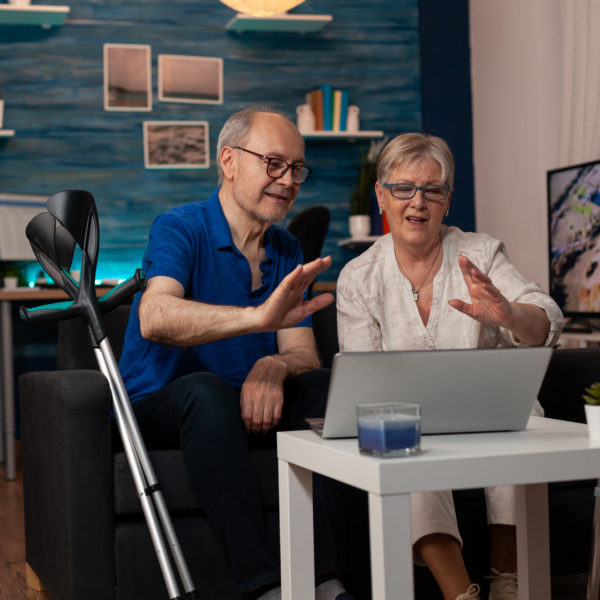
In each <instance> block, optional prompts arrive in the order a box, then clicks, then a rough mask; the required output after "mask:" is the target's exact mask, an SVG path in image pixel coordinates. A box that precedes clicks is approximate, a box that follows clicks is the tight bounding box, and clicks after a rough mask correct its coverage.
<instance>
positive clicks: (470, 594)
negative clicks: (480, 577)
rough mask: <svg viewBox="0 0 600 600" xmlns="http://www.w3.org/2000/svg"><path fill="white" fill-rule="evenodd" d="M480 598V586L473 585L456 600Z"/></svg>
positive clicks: (476, 599)
mask: <svg viewBox="0 0 600 600" xmlns="http://www.w3.org/2000/svg"><path fill="white" fill-rule="evenodd" d="M478 598H479V586H478V585H477V584H476V583H472V584H471V585H470V586H469V589H468V590H467V591H466V592H465V593H464V594H461V595H460V596H456V600H478Z"/></svg>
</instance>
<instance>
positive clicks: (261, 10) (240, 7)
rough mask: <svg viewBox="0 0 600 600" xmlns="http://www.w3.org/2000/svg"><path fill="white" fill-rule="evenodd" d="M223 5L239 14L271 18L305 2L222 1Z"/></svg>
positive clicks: (280, 0)
mask: <svg viewBox="0 0 600 600" xmlns="http://www.w3.org/2000/svg"><path fill="white" fill-rule="evenodd" d="M221 2H222V3H223V4H226V5H227V6H229V8H233V10H236V11H237V12H240V13H244V14H246V15H252V16H253V17H270V16H271V15H275V14H279V13H285V12H286V11H288V10H290V9H291V8H294V7H295V6H298V4H302V2H304V0H221Z"/></svg>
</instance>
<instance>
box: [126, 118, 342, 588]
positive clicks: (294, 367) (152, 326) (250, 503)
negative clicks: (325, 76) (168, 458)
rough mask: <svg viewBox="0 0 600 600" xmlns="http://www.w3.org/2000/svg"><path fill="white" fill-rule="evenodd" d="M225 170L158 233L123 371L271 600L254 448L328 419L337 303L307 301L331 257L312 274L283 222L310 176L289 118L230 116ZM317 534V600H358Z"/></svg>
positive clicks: (222, 146) (239, 579)
mask: <svg viewBox="0 0 600 600" xmlns="http://www.w3.org/2000/svg"><path fill="white" fill-rule="evenodd" d="M217 164H218V171H219V183H220V187H219V188H218V189H217V190H216V191H215V192H214V193H213V194H212V196H210V198H209V199H208V200H206V201H204V202H195V203H192V204H187V205H185V206H181V207H178V208H175V209H172V210H170V211H168V212H166V213H164V214H161V215H159V216H158V217H157V219H156V220H155V222H154V224H153V225H152V229H151V232H150V237H149V243H148V247H147V249H146V253H145V255H144V262H143V267H144V271H145V273H146V277H147V279H148V285H147V288H146V290H145V292H144V293H143V294H142V295H140V294H138V297H136V299H135V301H134V305H133V310H132V311H131V318H130V322H129V325H128V328H127V333H126V337H125V346H124V350H123V354H122V358H121V362H120V368H121V372H122V374H123V378H124V380H125V384H126V386H127V390H128V392H129V395H130V397H131V400H132V402H133V403H134V410H135V413H136V416H137V418H138V421H139V424H140V428H141V430H142V433H143V435H144V437H145V439H146V442H147V444H148V445H149V446H150V447H152V446H156V445H159V446H160V447H163V448H164V447H178V446H181V448H182V451H183V455H184V459H185V463H186V468H187V471H188V474H189V478H190V482H191V485H192V489H193V491H194V494H195V497H196V499H197V500H198V503H199V505H200V506H201V507H202V508H203V510H204V511H205V513H206V515H207V517H208V519H209V521H210V523H211V526H212V528H213V530H214V531H215V533H216V535H217V537H218V539H219V540H220V542H221V543H222V545H223V547H224V550H225V554H226V556H228V558H229V560H230V563H231V568H232V573H233V578H234V581H235V583H236V585H237V586H238V587H239V589H240V591H242V592H243V593H244V594H245V595H246V597H248V598H253V599H255V598H260V599H261V600H267V599H268V600H271V599H278V598H280V595H281V591H280V587H279V585H280V583H279V582H280V573H279V563H278V553H277V551H276V549H275V548H274V547H273V545H272V542H271V540H270V537H269V534H268V531H267V529H266V525H265V522H264V517H263V513H262V505H261V499H260V492H259V488H258V483H257V480H256V476H255V473H254V469H253V465H252V461H251V458H250V453H249V447H250V446H251V445H252V443H253V439H256V438H257V437H259V436H258V435H257V434H267V433H268V432H270V431H273V430H274V429H275V428H280V429H295V428H303V427H304V426H305V425H304V419H305V417H309V416H320V415H322V413H323V411H324V403H325V398H326V390H327V384H328V373H327V372H326V371H325V370H322V369H318V367H319V366H320V363H319V358H318V354H317V350H316V345H315V340H314V336H313V332H312V328H311V319H310V315H311V314H312V313H313V312H314V311H317V310H319V309H321V308H324V307H325V306H327V305H328V304H330V303H331V302H332V301H333V298H332V296H331V295H329V294H324V295H320V296H317V297H315V298H313V299H311V300H307V299H306V288H307V286H308V285H309V283H310V282H311V281H312V280H313V279H314V278H315V277H316V276H317V275H318V274H319V273H321V272H322V271H324V270H325V269H327V268H328V267H329V265H330V264H331V258H329V257H328V258H325V259H321V258H319V259H317V260H315V261H313V262H311V263H309V264H306V265H302V264H301V263H302V254H301V251H300V247H299V244H298V242H297V240H296V239H295V238H293V236H291V235H290V234H288V233H287V232H286V231H284V230H283V229H280V228H278V227H275V226H273V224H274V223H277V222H279V221H281V220H282V219H283V218H284V217H285V216H286V214H287V213H288V211H289V210H290V208H291V207H292V205H293V204H294V201H295V200H296V197H297V195H298V191H299V189H300V185H301V184H302V183H303V182H304V181H306V178H307V177H308V176H309V174H310V169H309V168H308V167H307V165H306V163H305V158H304V141H303V139H302V137H301V136H300V134H299V133H298V131H297V129H296V127H295V126H294V125H293V123H291V122H290V121H289V120H288V119H287V118H286V117H284V116H282V115H280V114H276V113H271V112H258V111H253V110H245V111H242V112H240V113H237V114H235V115H233V116H232V117H231V118H230V119H229V120H228V121H227V122H226V123H225V125H224V126H223V129H222V131H221V133H220V136H219V141H218V146H217ZM140 296H141V297H140ZM321 483H322V482H321ZM320 487H321V484H317V482H315V496H316V500H315V502H316V504H317V505H318V504H319V503H320V500H319V498H318V496H319V488H320ZM323 496H324V495H323ZM315 529H316V534H315V546H316V565H317V574H318V577H317V580H316V583H317V588H316V593H317V599H318V600H326V599H327V600H330V599H331V600H342V599H343V598H349V595H348V594H347V593H346V592H345V590H344V589H343V587H341V583H340V581H339V580H338V579H337V578H336V576H335V574H336V572H337V565H336V563H335V558H334V544H333V539H332V535H331V529H330V527H329V523H328V522H327V520H326V519H324V518H323V519H322V520H321V519H320V521H319V522H316V523H315Z"/></svg>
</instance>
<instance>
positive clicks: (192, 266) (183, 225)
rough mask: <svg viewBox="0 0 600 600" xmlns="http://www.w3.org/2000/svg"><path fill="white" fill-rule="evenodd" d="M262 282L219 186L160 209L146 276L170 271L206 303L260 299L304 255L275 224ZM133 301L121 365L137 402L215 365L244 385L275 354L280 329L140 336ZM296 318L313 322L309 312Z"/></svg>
mask: <svg viewBox="0 0 600 600" xmlns="http://www.w3.org/2000/svg"><path fill="white" fill-rule="evenodd" d="M265 252H266V258H265V260H264V261H263V262H262V263H261V265H260V268H261V270H262V272H263V277H262V285H261V286H260V287H259V288H257V289H255V290H252V274H251V272H250V265H249V264H248V261H247V260H246V257H245V256H244V255H243V254H242V253H241V252H240V251H239V250H238V249H237V248H236V247H235V246H234V244H233V240H232V237H231V230H230V229H229V225H228V223H227V221H226V219H225V215H224V214H223V210H222V208H221V204H220V202H219V197H218V190H217V191H215V192H214V193H213V194H212V196H211V197H210V198H209V199H208V200H207V201H204V202H195V203H192V204H186V205H184V206H180V207H178V208H174V209H172V210H169V211H167V212H165V213H163V214H161V215H159V216H158V217H157V218H156V219H155V221H154V223H153V224H152V228H151V230H150V237H149V242H148V246H147V248H146V252H145V254H144V259H143V269H144V273H145V274H146V278H147V279H151V278H152V277H156V276H159V275H162V276H167V277H172V278H173V279H176V280H177V281H179V282H180V283H181V285H182V286H183V288H184V289H185V297H186V298H189V299H191V300H197V301H200V302H206V303H208V304H221V305H232V306H257V305H259V304H262V303H263V302H264V301H265V300H266V299H267V298H268V297H269V296H270V295H271V293H272V292H273V290H274V289H275V288H276V287H277V285H278V284H279V283H280V282H281V280H282V279H283V278H284V277H285V276H286V275H287V274H288V273H289V272H290V271H292V270H293V269H295V268H296V266H297V265H298V264H299V263H301V262H302V251H301V250H300V244H299V243H298V240H297V239H296V238H295V237H294V236H292V235H291V234H290V233H288V232H287V231H285V230H283V229H281V228H280V227H277V226H275V225H272V226H271V227H269V228H268V229H267V231H266V232H265ZM140 298H141V293H138V294H137V295H136V297H135V299H134V301H133V306H132V310H131V315H130V317H129V323H128V326H127V330H126V333H125V343H124V347H123V353H122V355H121V360H120V362H119V368H120V371H121V374H122V376H123V380H124V382H125V386H126V388H127V391H128V393H129V396H130V398H131V400H132V402H135V401H136V400H139V399H140V398H143V397H144V396H147V395H148V394H151V393H152V392H155V391H157V390H159V389H161V388H163V387H164V386H165V385H167V384H168V383H170V382H171V381H173V380H175V379H178V378H179V377H182V376H183V375H187V374H189V373H194V372H197V371H209V372H211V373H216V374H217V375H220V376H221V377H223V378H225V379H226V380H227V381H228V382H229V383H230V384H231V385H232V386H233V387H234V388H236V389H239V388H241V386H242V383H243V382H244V380H245V379H246V376H247V374H248V372H249V371H250V369H251V368H252V366H253V365H254V363H255V362H256V361H257V360H258V359H259V358H261V357H263V356H266V355H269V354H274V353H275V352H276V351H277V349H276V340H275V333H273V332H266V333H254V334H249V335H243V336H238V337H233V338H228V339H224V340H219V341H217V342H210V343H207V344H200V345H197V346H169V345H166V344H161V343H158V342H151V341H149V340H145V339H144V338H142V336H141V334H140V321H139V317H138V306H139V302H140ZM298 326H304V327H310V326H311V319H310V317H309V318H307V319H305V320H304V321H302V322H301V323H299V325H298Z"/></svg>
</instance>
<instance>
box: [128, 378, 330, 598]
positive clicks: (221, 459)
mask: <svg viewBox="0 0 600 600" xmlns="http://www.w3.org/2000/svg"><path fill="white" fill-rule="evenodd" d="M329 374H330V372H329V370H328V369H316V370H314V371H308V372H306V373H303V374H302V375H300V376H299V377H296V378H293V379H289V380H288V381H286V383H285V389H284V404H283V411H282V417H281V421H280V423H279V425H278V426H277V428H276V429H277V430H279V431H284V430H294V429H306V428H307V425H306V423H305V421H304V419H305V418H306V417H320V416H323V415H324V412H325V403H326V398H327V389H328V385H329ZM133 407H134V411H135V414H136V417H137V420H138V423H139V426H140V430H141V433H142V436H143V438H144V441H145V443H146V445H147V447H148V448H149V449H171V448H181V449H182V452H183V456H184V460H185V465H186V469H187V473H188V475H189V479H190V483H191V486H192V490H193V492H194V496H195V498H196V500H197V501H198V504H199V506H201V508H202V509H203V511H204V512H205V514H206V516H207V518H208V521H209V523H210V524H211V526H212V528H213V530H214V532H215V534H216V535H217V537H218V539H219V541H220V542H221V544H222V546H223V548H224V550H225V552H226V555H227V557H228V558H229V561H230V564H231V569H232V573H233V579H234V581H235V583H236V584H237V586H238V588H239V589H240V590H241V591H242V592H246V591H250V590H252V589H255V588H257V587H259V586H263V585H266V584H269V583H274V582H278V581H280V570H279V552H278V549H277V548H275V547H274V546H273V543H272V541H271V537H270V534H269V531H268V529H267V525H266V522H265V518H264V514H263V509H262V501H261V496H260V490H259V486H258V479H257V476H256V473H255V470H254V464H253V462H252V459H251V454H250V448H251V447H252V446H253V445H259V446H261V447H264V446H271V447H275V444H276V437H275V431H272V432H270V433H269V434H267V435H266V436H261V435H247V434H246V431H245V426H244V422H243V420H242V418H241V414H240V399H239V393H238V392H237V391H236V390H235V389H234V388H232V387H231V386H230V385H229V384H228V383H227V382H226V381H225V380H224V379H222V378H221V377H219V376H217V375H214V374H212V373H194V374H191V375H187V376H185V377H182V378H180V379H177V380H176V381H173V382H172V383H170V384H169V385H167V386H166V387H164V388H163V389H162V390H160V391H158V392H156V393H154V394H151V395H150V396H147V397H146V398H144V399H142V400H139V401H138V402H136V403H134V405H133ZM313 490H314V506H315V511H314V512H315V565H316V570H317V573H320V572H332V571H335V570H336V567H337V560H336V556H335V554H336V553H335V545H334V540H333V533H332V527H331V503H332V499H331V498H332V495H331V490H330V483H329V480H326V479H324V478H322V477H319V476H315V477H314V483H313Z"/></svg>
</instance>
